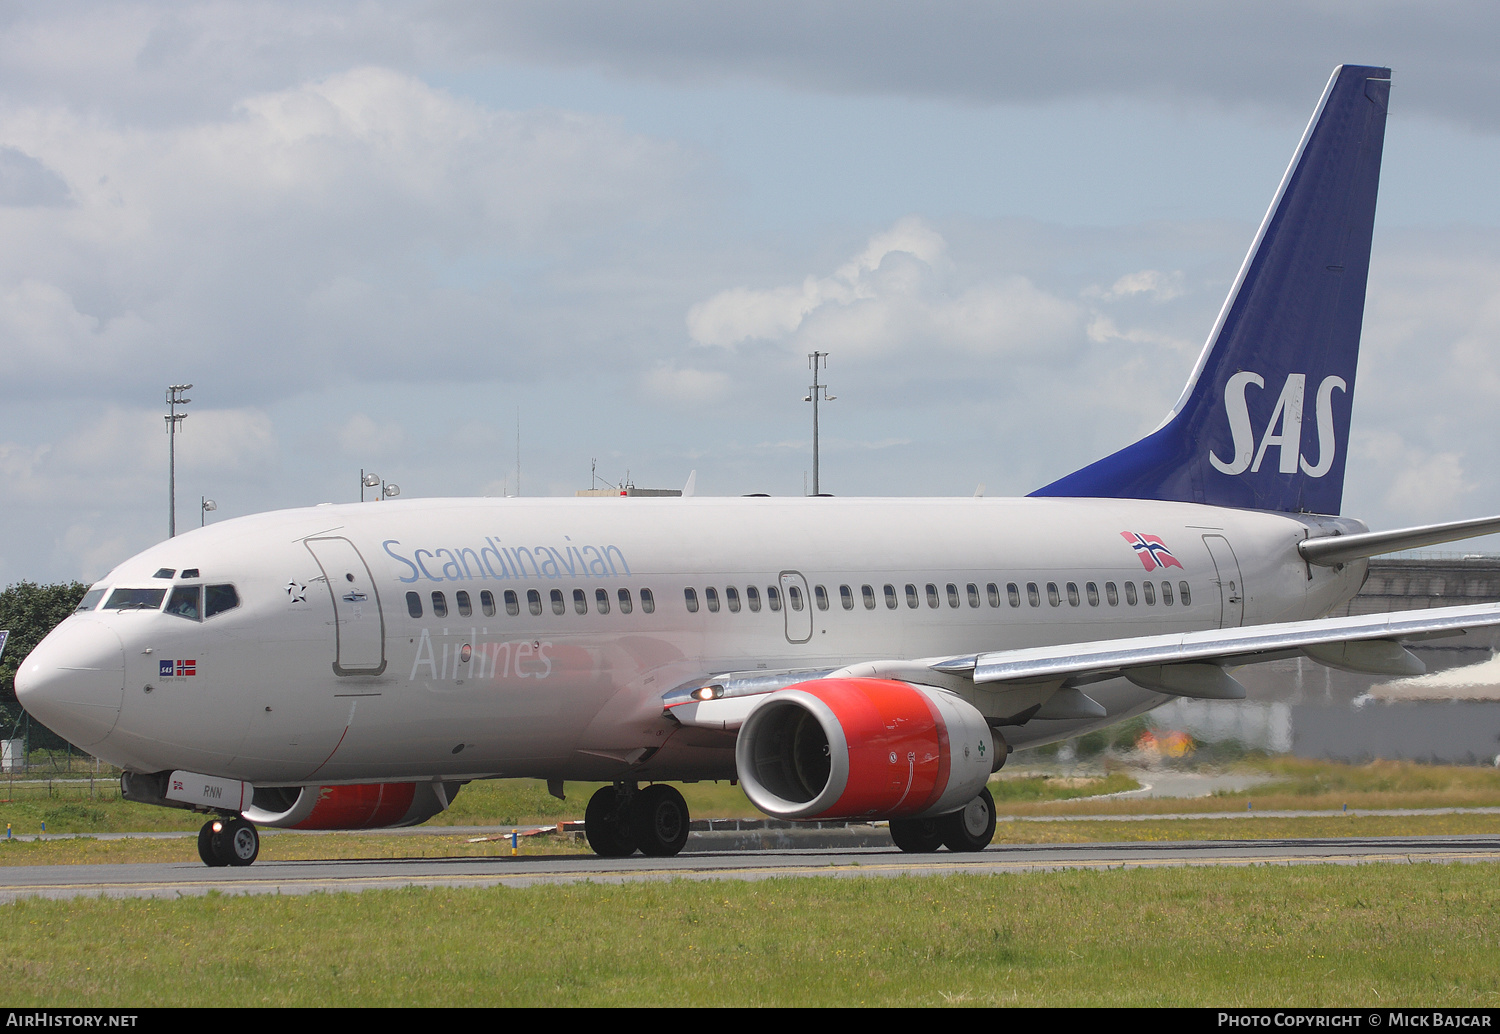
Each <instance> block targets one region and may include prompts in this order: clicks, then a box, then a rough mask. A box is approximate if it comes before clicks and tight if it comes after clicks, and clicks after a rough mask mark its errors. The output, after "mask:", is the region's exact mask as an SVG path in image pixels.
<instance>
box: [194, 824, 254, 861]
mask: <svg viewBox="0 0 1500 1034" xmlns="http://www.w3.org/2000/svg"><path fill="white" fill-rule="evenodd" d="M198 857H199V858H202V859H203V864H204V865H212V866H215V867H218V866H221V865H250V864H251V863H253V862H254V861H255V859H257V858H259V857H260V831H259V830H257V829H256V828H255V823H253V822H251V821H249V820H248V819H212V820H210V821H208V822H206V823H204V825H203V828H202V829H200V830H199V831H198Z"/></svg>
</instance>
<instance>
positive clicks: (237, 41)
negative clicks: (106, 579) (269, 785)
mask: <svg viewBox="0 0 1500 1034" xmlns="http://www.w3.org/2000/svg"><path fill="white" fill-rule="evenodd" d="M1496 38H1500V8H1495V7H1494V5H1489V4H1479V3H1473V4H1469V3H1449V4H1437V5H1433V4H1430V3H1424V4H1420V5H1419V4H1417V3H1408V2H1394V0H1389V2H1388V0H1363V2H1358V3H1349V2H1342V0H1339V2H1311V3H1309V2H1306V0H1302V2H1298V3H1290V2H1288V3H1279V2H1267V3H1262V4H1255V5H1243V4H1239V5H1229V4H1213V3H1202V2H1201V0H1197V2H1151V0H1146V2H1132V3H1128V4H1126V3H1073V2H1054V3H1050V4H1046V5H1033V4H1006V3H995V2H984V3H969V2H955V0H929V2H926V3H923V4H909V3H907V4H894V3H881V2H875V0H861V2H857V3H856V2H832V0H829V2H815V0H814V2H810V0H798V2H795V3H792V2H785V3H783V2H775V0H760V2H757V3H753V4H737V3H718V4H703V3H693V4H690V3H678V2H649V0H647V2H639V3H631V4H619V3H616V2H585V0H545V2H535V3H532V2H509V3H507V2H485V3H467V2H457V0H453V2H430V3H425V4H422V3H382V2H373V0H366V2H351V3H325V4H306V3H279V2H262V3H252V2H245V3H240V2H232V0H225V2H214V3H132V2H111V3H88V2H67V0H62V2H56V3H49V4H44V5H38V4H27V3H19V2H5V0H0V585H4V584H9V583H12V582H15V581H19V580H23V579H26V580H35V581H55V580H62V579H72V578H78V579H81V580H84V581H88V580H90V579H92V578H94V577H97V576H99V575H101V574H103V573H104V572H105V571H107V570H108V569H109V568H111V567H112V566H114V565H115V564H116V563H118V562H120V561H121V560H123V559H125V558H126V557H128V556H130V555H132V554H133V553H135V552H137V551H139V550H141V549H143V548H145V547H147V546H149V545H151V544H153V543H155V542H157V541H159V540H160V539H162V538H164V537H165V536H166V533H167V527H168V515H167V509H168V507H167V499H168V477H167V474H168V441H167V436H166V433H165V428H166V423H165V421H164V419H163V417H164V414H165V405H164V402H163V398H164V393H165V388H166V386H167V385H169V384H181V383H192V384H193V388H192V390H191V391H189V392H187V393H186V394H187V396H188V397H190V398H191V399H192V402H191V403H190V404H189V405H188V406H187V407H186V412H187V413H188V417H187V419H186V420H185V421H184V422H183V423H182V424H181V425H180V434H179V435H178V437H177V439H176V449H177V497H178V506H177V522H178V527H179V528H180V529H182V528H188V527H192V526H195V525H196V524H197V523H199V521H200V520H203V519H210V520H215V521H217V520H223V519H227V518H230V517H234V516H238V515H242V514H247V513H254V512H258V511H262V510H270V509H277V508H281V507H288V506H302V505H310V504H313V503H318V502H325V501H329V502H345V501H353V500H356V499H358V497H359V474H360V472H361V470H365V471H374V472H376V473H378V474H379V475H381V476H382V477H383V478H384V479H385V480H386V481H388V482H394V483H397V484H399V485H400V487H401V493H402V497H403V498H412V497H433V496H467V495H505V494H516V493H517V492H520V493H521V494H524V495H555V496H568V495H572V494H573V492H574V491H575V490H576V489H581V488H587V487H589V486H590V484H591V474H592V473H593V472H595V471H596V472H597V475H598V477H599V479H600V481H599V482H598V483H599V484H601V485H602V484H619V483H621V482H623V481H624V480H625V479H627V478H628V479H629V480H630V481H632V482H633V483H634V484H636V485H638V486H640V487H649V488H680V487H682V486H683V484H684V483H685V482H686V481H687V479H688V477H689V474H690V473H691V472H693V471H696V472H697V477H696V486H697V492H698V494H700V495H725V496H730V495H739V494H742V493H747V492H769V493H771V494H773V495H798V494H801V493H803V492H804V491H806V488H807V485H808V483H809V480H810V476H811V464H812V456H811V437H812V426H811V425H812V419H811V418H812V414H811V407H810V406H809V405H807V404H806V403H805V402H803V401H802V400H803V397H804V396H805V395H806V394H808V386H809V385H810V383H811V380H810V376H811V371H810V370H809V369H808V359H807V355H808V353H810V352H813V351H815V350H816V351H823V352H827V353H828V361H827V370H826V372H824V373H823V374H821V376H822V377H824V378H826V380H827V382H828V383H829V384H830V385H831V387H830V389H829V393H830V394H832V395H835V396H837V398H836V400H835V401H832V402H829V403H826V404H824V405H822V406H821V407H820V420H821V428H822V437H821V457H822V462H821V472H820V474H821V485H820V487H821V488H822V489H823V490H824V491H827V492H832V493H834V494H837V495H962V496H967V495H971V494H973V493H974V492H975V491H976V489H978V488H979V487H980V486H983V491H984V492H985V494H987V495H1006V494H1024V493H1026V492H1028V491H1030V490H1032V489H1034V488H1036V487H1039V486H1040V485H1043V484H1046V483H1048V482H1049V481H1052V480H1054V479H1056V478H1057V477H1060V476H1062V475H1063V474H1066V473H1068V472H1069V471H1071V470H1074V469H1076V468H1078V467H1080V466H1082V465H1084V464H1086V463H1088V462H1090V461H1092V460H1093V459H1096V458H1098V457H1100V456H1102V455H1105V454H1107V453H1108V452H1111V451H1113V450H1114V449H1117V448H1119V447H1121V446H1123V445H1126V444H1128V443H1129V442H1130V441H1132V440H1134V439H1135V438H1136V437H1138V436H1139V435H1140V434H1142V433H1144V432H1146V431H1148V430H1150V429H1151V428H1152V427H1154V426H1155V425H1156V424H1157V423H1158V422H1159V420H1160V419H1161V417H1162V416H1163V415H1164V414H1165V413H1166V411H1167V410H1168V409H1169V407H1170V406H1171V404H1172V402H1173V401H1174V399H1175V398H1176V396H1177V394H1178V393H1179V391H1180V390H1181V388H1182V385H1183V383H1184V382H1185V380H1186V378H1187V375H1188V373H1189V371H1190V369H1191V367H1192V364H1193V360H1194V359H1195V357H1196V355H1197V353H1198V351H1199V350H1200V349H1201V347H1202V344H1203V341H1204V338H1205V337H1206V335H1207V333H1208V331H1209V329H1210V327H1211V326H1212V323H1213V320H1214V317H1215V315H1216V314H1217V312H1218V309H1219V307H1220V306H1221V304H1222V302H1223V299H1224V295H1225V293H1226V292H1227V290H1228V288H1229V285H1230V283H1231V282H1232V280H1233V278H1234V275H1235V273H1236V271H1237V270H1238V268H1239V265H1240V263H1241V261H1242V260H1243V257H1244V253H1245V250H1246V249H1247V247H1248V245H1249V242H1250V240H1251V238H1252V236H1253V234H1254V232H1255V228H1256V226H1257V224H1258V223H1259V221H1260V218H1261V216H1262V215H1263V213H1264V210H1265V207H1266V205H1267V204H1268V203H1269V201H1270V199H1271V196H1272V194H1273V193H1274V191H1275V188H1276V185H1277V182H1278V181H1279V179H1280V176H1281V174H1282V171H1283V170H1284V168H1285V166H1286V163H1287V161H1288V159H1289V158H1290V156H1291V154H1292V151H1293V149H1294V148H1295V146H1296V143H1297V141H1298V138H1299V137H1300V135H1301V132H1302V129H1303V127H1304V125H1305V124H1306V121H1307V119H1308V117H1309V115H1310V114H1311V111H1312V108H1313V106H1314V104H1315V103H1316V101H1317V99H1318V96H1319V94H1320V93H1321V91H1322V89H1323V86H1324V84H1325V83H1326V81H1327V79H1328V76H1329V74H1330V73H1331V71H1332V70H1333V68H1334V67H1335V66H1336V65H1337V64H1339V63H1341V62H1348V63H1360V64H1385V65H1389V66H1391V67H1392V68H1393V87H1392V94H1391V105H1390V117H1389V121H1388V124H1387V131H1386V146H1385V160H1384V167H1383V178H1382V185H1381V195H1380V202H1379V210H1378V214H1377V219H1376V229H1375V243H1374V255H1373V261H1372V265H1371V271H1370V281H1369V296H1368V302H1367V306H1366V314H1365V331H1364V348H1363V352H1362V357H1361V363H1360V370H1359V378H1360V379H1359V384H1358V392H1357V396H1356V400H1355V410H1354V432H1353V441H1352V443H1351V449H1350V461H1349V465H1348V472H1347V480H1346V485H1345V495H1344V511H1345V513H1348V514H1352V515H1355V516H1359V517H1361V518H1362V519H1364V520H1365V521H1366V522H1367V523H1369V524H1370V526H1371V527H1372V528H1390V527H1398V526H1402V525H1407V524H1413V523H1420V522H1426V521H1439V520H1456V519H1461V518H1464V517H1472V516H1478V515H1483V514H1492V513H1500V458H1497V456H1496V454H1495V449H1494V448H1493V447H1492V443H1493V442H1495V441H1497V440H1500V367H1497V363H1496V361H1495V360H1496V355H1497V349H1500V191H1496V190H1495V187H1494V185H1495V184H1496V183H1497V182H1500V104H1497V103H1496V101H1495V98H1496V97H1500V59H1497V58H1496V56H1495V55H1494V48H1493V46H1492V41H1493V40H1494V39H1496ZM204 498H208V499H212V500H214V501H215V502H216V504H217V509H216V510H215V511H213V512H211V513H207V514H205V513H203V512H202V510H201V500H202V499H204ZM1455 548H1464V547H1455Z"/></svg>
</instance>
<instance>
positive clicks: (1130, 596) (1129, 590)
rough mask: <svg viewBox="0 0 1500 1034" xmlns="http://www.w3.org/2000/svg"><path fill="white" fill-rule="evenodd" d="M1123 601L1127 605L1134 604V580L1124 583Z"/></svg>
mask: <svg viewBox="0 0 1500 1034" xmlns="http://www.w3.org/2000/svg"><path fill="white" fill-rule="evenodd" d="M1125 602H1126V604H1128V605H1129V606H1132V607H1133V606H1135V582H1126V583H1125Z"/></svg>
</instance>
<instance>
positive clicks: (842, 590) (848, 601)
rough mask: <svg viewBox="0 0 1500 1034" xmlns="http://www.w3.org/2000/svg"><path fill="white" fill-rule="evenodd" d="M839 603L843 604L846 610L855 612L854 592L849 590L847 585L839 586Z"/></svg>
mask: <svg viewBox="0 0 1500 1034" xmlns="http://www.w3.org/2000/svg"><path fill="white" fill-rule="evenodd" d="M839 602H840V603H841V604H843V606H844V609H845V610H853V609H854V590H853V589H851V588H849V586H847V585H840V586H839Z"/></svg>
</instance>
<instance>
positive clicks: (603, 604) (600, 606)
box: [594, 589, 609, 614]
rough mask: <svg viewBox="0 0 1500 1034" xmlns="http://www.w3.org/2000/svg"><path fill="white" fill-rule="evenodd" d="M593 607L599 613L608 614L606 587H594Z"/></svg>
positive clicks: (607, 591) (607, 592)
mask: <svg viewBox="0 0 1500 1034" xmlns="http://www.w3.org/2000/svg"><path fill="white" fill-rule="evenodd" d="M594 609H595V610H597V611H598V612H599V613H601V614H608V613H609V590H608V589H595V590H594Z"/></svg>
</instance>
